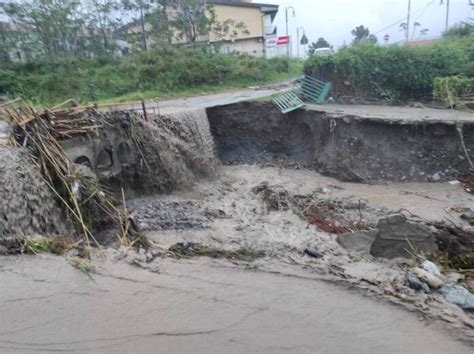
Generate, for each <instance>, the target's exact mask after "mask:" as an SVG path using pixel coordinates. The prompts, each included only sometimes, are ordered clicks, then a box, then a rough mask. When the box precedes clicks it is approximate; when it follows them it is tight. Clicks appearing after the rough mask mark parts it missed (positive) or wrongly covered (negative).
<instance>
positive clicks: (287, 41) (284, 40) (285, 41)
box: [277, 36, 290, 47]
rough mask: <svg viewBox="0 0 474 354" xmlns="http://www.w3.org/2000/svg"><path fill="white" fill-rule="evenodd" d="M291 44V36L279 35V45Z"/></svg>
mask: <svg viewBox="0 0 474 354" xmlns="http://www.w3.org/2000/svg"><path fill="white" fill-rule="evenodd" d="M288 44H290V37H289V36H283V37H278V42H277V46H278V47H283V46H286V45H288Z"/></svg>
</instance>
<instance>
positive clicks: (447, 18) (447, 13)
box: [446, 0, 449, 31]
mask: <svg viewBox="0 0 474 354" xmlns="http://www.w3.org/2000/svg"><path fill="white" fill-rule="evenodd" d="M448 27H449V0H446V31H447V30H448Z"/></svg>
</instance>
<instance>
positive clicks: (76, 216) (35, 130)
mask: <svg viewBox="0 0 474 354" xmlns="http://www.w3.org/2000/svg"><path fill="white" fill-rule="evenodd" d="M3 108H4V112H5V113H4V114H5V115H6V116H7V118H8V120H9V121H10V123H11V125H12V127H13V131H14V134H15V138H16V140H15V141H16V143H17V144H18V145H21V146H23V147H27V148H28V149H29V150H30V152H31V154H32V156H33V157H34V160H35V163H36V164H37V165H38V166H39V168H40V170H41V173H42V175H43V177H44V178H43V182H44V183H45V184H46V185H47V186H49V188H50V190H51V191H52V192H53V193H54V195H55V197H56V198H57V200H58V201H59V202H60V203H61V204H62V206H63V207H64V209H65V212H66V214H67V216H68V217H70V218H71V219H72V220H74V222H75V224H76V227H77V231H78V233H80V234H82V235H83V237H84V240H85V242H86V244H87V245H88V246H90V245H91V241H94V242H95V243H97V240H96V239H95V237H94V235H93V231H94V230H96V229H98V228H100V227H101V226H103V225H104V224H109V223H111V222H112V223H114V224H115V225H117V226H119V228H120V234H119V235H118V237H119V240H120V241H121V243H122V244H130V245H134V244H135V243H137V242H141V241H142V240H143V238H142V237H141V236H140V235H139V232H138V230H137V229H136V228H135V227H134V223H133V220H131V219H130V217H129V215H128V213H127V211H126V208H125V207H123V208H122V207H119V206H117V205H120V204H119V202H117V201H115V200H113V198H112V197H111V196H109V195H107V194H106V190H105V189H104V188H103V186H101V185H100V184H99V183H98V181H97V179H94V178H90V176H89V175H87V174H84V173H83V170H82V169H81V168H79V166H78V165H76V164H74V163H73V162H72V161H71V160H70V158H69V157H68V155H67V154H66V153H65V151H64V149H63V148H62V146H61V144H60V141H59V140H60V139H63V138H72V137H74V136H84V135H85V136H88V135H98V134H99V131H100V130H101V129H103V127H104V126H105V125H106V124H107V122H106V121H105V120H104V119H101V116H100V115H96V114H86V112H87V111H88V109H87V108H85V107H72V108H70V109H58V108H56V109H51V110H45V111H43V112H36V111H35V110H33V109H32V108H31V107H30V106H28V105H27V104H26V103H25V102H23V101H17V102H15V105H9V106H5V107H3ZM123 199H124V198H123ZM123 203H124V200H123ZM124 205H125V203H124Z"/></svg>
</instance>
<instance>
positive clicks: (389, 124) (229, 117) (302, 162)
mask: <svg viewBox="0 0 474 354" xmlns="http://www.w3.org/2000/svg"><path fill="white" fill-rule="evenodd" d="M422 114H423V113H421V112H420V115H422ZM208 116H209V122H210V124H211V131H212V134H213V135H214V137H215V142H216V147H217V152H218V156H219V158H220V159H221V160H222V161H223V162H224V163H227V164H242V163H250V164H253V163H263V162H266V163H272V162H275V161H277V162H278V163H280V164H281V163H282V162H283V163H284V164H286V165H293V166H305V167H311V168H314V169H316V170H317V171H319V172H321V173H323V174H326V175H329V176H333V177H336V178H339V179H341V180H344V181H353V182H386V181H442V180H450V179H453V178H456V177H459V176H463V175H467V174H468V173H469V163H468V161H467V159H466V153H465V151H464V149H463V146H462V143H461V138H460V137H461V136H462V137H463V140H464V143H465V146H466V149H467V153H468V154H470V155H471V156H472V155H473V154H474V123H472V122H464V123H463V124H462V125H456V124H455V122H453V121H445V122H443V121H437V120H416V119H412V120H390V119H377V118H358V117H355V116H350V115H343V114H337V113H325V112H318V111H314V110H307V111H306V110H299V111H296V112H293V113H290V114H287V115H282V114H280V113H279V112H278V111H277V110H276V109H275V108H274V107H273V106H272V105H271V104H270V103H255V102H252V103H239V104H234V105H228V106H223V107H216V108H210V109H208ZM458 129H459V131H458Z"/></svg>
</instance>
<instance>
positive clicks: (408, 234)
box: [370, 214, 438, 258]
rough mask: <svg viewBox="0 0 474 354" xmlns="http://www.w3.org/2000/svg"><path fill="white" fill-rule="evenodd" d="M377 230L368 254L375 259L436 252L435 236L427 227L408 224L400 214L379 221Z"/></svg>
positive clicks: (406, 256) (407, 256)
mask: <svg viewBox="0 0 474 354" xmlns="http://www.w3.org/2000/svg"><path fill="white" fill-rule="evenodd" d="M377 229H378V230H379V232H378V234H377V237H376V238H375V241H374V243H373V244H372V247H371V248H370V254H371V255H373V256H375V257H383V258H397V257H405V258H409V257H411V254H412V253H415V252H416V253H424V254H431V253H434V252H436V251H437V250H438V246H437V245H436V242H435V234H434V231H433V230H432V228H430V227H429V226H426V225H423V224H419V223H414V222H409V221H408V220H407V219H406V217H405V216H404V215H402V214H396V215H391V216H389V217H386V218H383V219H380V220H379V222H378V224H377Z"/></svg>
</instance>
